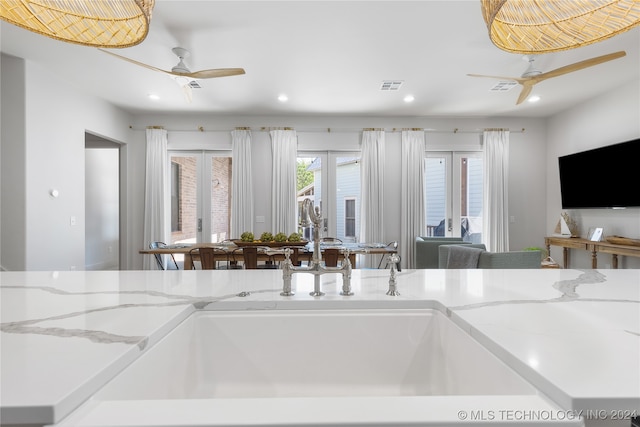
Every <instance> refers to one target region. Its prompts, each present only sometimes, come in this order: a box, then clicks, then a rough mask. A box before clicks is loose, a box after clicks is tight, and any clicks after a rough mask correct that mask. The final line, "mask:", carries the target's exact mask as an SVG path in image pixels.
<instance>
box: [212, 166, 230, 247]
mask: <svg viewBox="0 0 640 427" xmlns="http://www.w3.org/2000/svg"><path fill="white" fill-rule="evenodd" d="M210 193H211V238H210V240H209V241H210V242H214V243H217V242H221V241H223V240H226V239H229V238H230V235H229V234H230V230H231V157H212V158H211V192H210Z"/></svg>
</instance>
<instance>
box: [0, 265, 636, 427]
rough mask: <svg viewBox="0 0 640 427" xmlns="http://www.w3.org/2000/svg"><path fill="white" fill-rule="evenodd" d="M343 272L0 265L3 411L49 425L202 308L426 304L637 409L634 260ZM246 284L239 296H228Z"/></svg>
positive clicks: (554, 379)
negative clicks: (286, 288) (343, 276)
mask: <svg viewBox="0 0 640 427" xmlns="http://www.w3.org/2000/svg"><path fill="white" fill-rule="evenodd" d="M388 277H389V272H388V270H387V271H384V270H354V271H353V276H352V287H353V291H354V293H355V295H354V296H350V297H347V296H340V295H339V290H340V287H341V280H340V278H339V277H338V276H337V275H331V276H323V279H322V280H323V290H324V291H325V292H326V295H325V296H323V297H311V296H309V294H308V293H309V291H311V290H312V288H313V277H312V276H311V275H307V274H297V275H294V283H293V285H294V290H297V292H296V295H295V296H293V297H282V296H280V294H279V293H280V291H281V288H282V273H281V272H280V271H277V270H275V271H258V270H251V271H237V270H236V271H166V272H163V271H150V272H142V271H117V272H116V271H113V272H4V273H0V291H1V294H0V295H1V299H2V301H1V309H2V310H1V325H0V326H1V335H0V345H1V357H2V359H1V390H0V392H1V394H0V403H1V407H0V411H1V412H0V413H1V417H2V418H1V421H2V423H3V425H5V424H34V425H45V424H48V423H56V422H59V421H60V420H62V419H63V418H64V417H65V416H67V415H68V414H69V413H71V412H72V411H73V410H74V409H75V408H76V407H78V406H79V405H80V404H81V403H82V402H84V401H85V400H86V399H87V398H89V397H90V396H91V395H92V394H93V393H95V392H96V391H97V390H98V389H99V388H100V387H101V386H103V385H104V384H105V383H106V382H107V381H108V380H109V379H110V378H112V377H113V376H114V375H116V374H117V373H118V372H119V371H121V370H122V369H123V368H124V367H125V366H127V365H128V364H129V363H131V362H132V361H133V360H135V359H136V358H137V357H138V356H139V355H140V354H141V353H142V352H144V351H145V350H146V349H148V348H150V347H151V346H153V345H154V344H155V343H156V342H157V341H158V340H159V339H160V338H161V337H162V336H164V335H165V334H166V333H167V332H168V331H170V330H171V329H173V328H174V327H175V326H176V325H177V324H178V323H180V322H181V321H182V320H184V319H185V318H186V317H187V316H189V315H190V314H191V313H192V312H194V311H195V310H197V309H201V308H209V309H210V308H212V307H213V308H215V309H235V308H242V309H251V308H255V309H279V308H287V307H288V306H289V307H290V306H291V305H292V304H294V305H295V307H296V308H305V307H307V308H315V307H318V308H358V307H366V308H371V307H385V306H388V305H394V304H395V305H397V306H411V305H412V304H413V305H414V306H415V305H416V304H421V305H422V306H433V307H436V308H438V309H440V310H443V311H445V312H446V313H447V314H448V315H449V316H450V317H451V318H452V319H453V320H454V321H456V323H458V324H459V325H460V326H462V327H463V328H464V329H466V330H467V331H468V332H469V333H470V334H471V335H472V336H473V337H474V338H475V339H476V340H478V341H479V342H480V343H481V344H483V345H484V346H485V347H487V348H488V349H489V350H490V351H492V352H493V353H494V354H496V355H497V356H498V357H500V358H501V359H502V360H503V361H504V362H505V363H507V364H508V365H510V366H511V367H512V368H514V369H515V370H516V371H517V372H519V373H520V374H521V375H522V376H523V377H525V378H526V379H527V380H528V381H530V382H531V383H532V384H533V385H535V386H536V387H537V388H538V389H540V390H542V391H543V392H544V393H545V394H546V395H547V396H549V397H550V398H551V399H552V400H553V401H554V402H555V403H556V404H557V405H558V406H559V407H561V408H564V409H567V410H569V409H573V410H597V411H613V410H629V411H636V412H638V413H640V270H584V271H582V270H562V269H542V270H404V271H402V272H401V273H399V274H398V276H397V283H398V289H399V291H400V292H401V295H400V296H398V297H390V296H387V295H386V294H385V293H386V291H387V289H388ZM241 292H250V293H251V294H250V295H249V296H246V297H241V296H237V294H239V293H241Z"/></svg>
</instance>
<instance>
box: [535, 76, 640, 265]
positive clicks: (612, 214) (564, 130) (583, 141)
mask: <svg viewBox="0 0 640 427" xmlns="http://www.w3.org/2000/svg"><path fill="white" fill-rule="evenodd" d="M635 138H640V82H638V81H635V82H633V83H631V84H627V85H624V86H622V87H620V88H618V89H617V90H615V91H612V92H610V93H608V94H606V95H603V96H600V97H598V98H594V99H592V100H590V101H589V102H585V103H583V104H581V105H580V106H577V107H575V108H572V109H571V110H568V111H566V112H564V113H562V114H558V115H556V116H554V117H553V118H551V119H550V120H549V125H548V140H547V147H548V148H547V188H546V191H547V202H546V206H547V220H546V230H547V233H551V232H553V230H554V228H555V226H556V223H557V222H558V219H559V217H560V214H561V212H562V205H561V201H560V178H559V173H558V157H559V156H563V155H566V154H571V153H576V152H579V151H584V150H589V149H592V148H596V147H600V146H604V145H610V144H615V143H618V142H624V141H628V140H631V139H635ZM639 165H640V159H639ZM639 167H640V166H639ZM639 182H640V180H639ZM584 185H586V186H591V187H592V188H593V189H594V191H607V189H606V187H601V186H599V185H598V167H597V165H585V174H584ZM619 185H626V186H629V191H640V190H638V188H637V185H638V182H635V183H626V182H621V183H619ZM567 212H568V213H569V215H570V216H571V217H572V218H573V219H575V220H576V221H577V223H578V226H579V233H580V235H581V237H586V234H587V232H588V230H589V228H590V227H604V233H605V235H620V236H624V237H629V238H634V239H638V238H640V208H634V209H625V210H617V209H572V210H568V211H567ZM551 254H552V256H553V257H554V259H555V260H556V261H558V262H561V260H562V252H561V249H560V248H555V249H554V248H552V249H551ZM570 257H571V261H570V266H571V267H575V268H591V255H590V253H588V252H587V251H578V250H571V252H570ZM608 266H611V258H610V256H608V255H605V254H602V255H600V256H599V257H598V267H599V268H606V267H608ZM619 268H640V259H639V258H631V257H624V258H623V259H621V260H620V261H619Z"/></svg>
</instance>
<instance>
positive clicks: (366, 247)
mask: <svg viewBox="0 0 640 427" xmlns="http://www.w3.org/2000/svg"><path fill="white" fill-rule="evenodd" d="M254 245H255V246H258V261H261V262H268V263H277V262H281V261H284V259H285V249H286V248H287V247H297V248H298V261H303V262H304V261H306V262H311V260H312V258H313V242H307V243H306V244H300V243H297V244H296V245H290V246H287V245H286V244H283V243H278V244H273V243H271V244H270V242H257V243H255V244H254ZM246 246H247V245H246V244H243V243H242V242H239V243H238V244H236V243H234V242H233V241H225V242H218V243H173V244H170V245H165V246H161V247H158V248H154V249H150V248H148V249H141V250H140V251H139V253H140V254H144V255H154V254H160V255H169V254H172V255H174V256H175V255H183V256H184V269H185V270H191V269H192V268H193V261H194V258H196V257H197V255H196V254H192V252H191V251H192V250H193V249H195V248H202V247H210V248H215V249H218V250H222V251H224V252H225V253H226V254H227V263H228V264H231V263H233V264H236V263H238V262H242V260H243V256H242V250H243V247H246ZM327 248H337V249H338V250H339V252H340V259H344V254H345V253H346V251H347V250H348V251H349V260H350V261H351V265H352V266H353V268H357V266H356V256H357V255H381V256H382V257H384V256H386V255H389V254H392V253H397V249H396V248H394V247H393V246H389V245H386V244H384V243H355V242H354V243H333V242H332V243H321V244H320V252H321V253H324V250H325V249H327Z"/></svg>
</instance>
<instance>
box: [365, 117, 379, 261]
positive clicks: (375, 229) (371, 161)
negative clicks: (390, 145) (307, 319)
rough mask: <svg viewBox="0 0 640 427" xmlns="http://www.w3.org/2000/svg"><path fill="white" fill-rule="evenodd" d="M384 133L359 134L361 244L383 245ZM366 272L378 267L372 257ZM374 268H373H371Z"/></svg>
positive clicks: (369, 259) (366, 131)
mask: <svg viewBox="0 0 640 427" xmlns="http://www.w3.org/2000/svg"><path fill="white" fill-rule="evenodd" d="M384 158H385V155H384V131H383V130H365V131H363V132H362V164H361V166H360V182H361V184H360V185H361V191H362V194H361V203H362V205H361V207H360V241H361V242H368V243H383V242H384ZM364 258H365V260H364V262H360V264H361V265H362V264H364V266H365V267H367V268H373V267H374V266H377V264H375V260H374V259H373V258H374V257H371V256H367V257H364ZM374 264H375V265H374Z"/></svg>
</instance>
